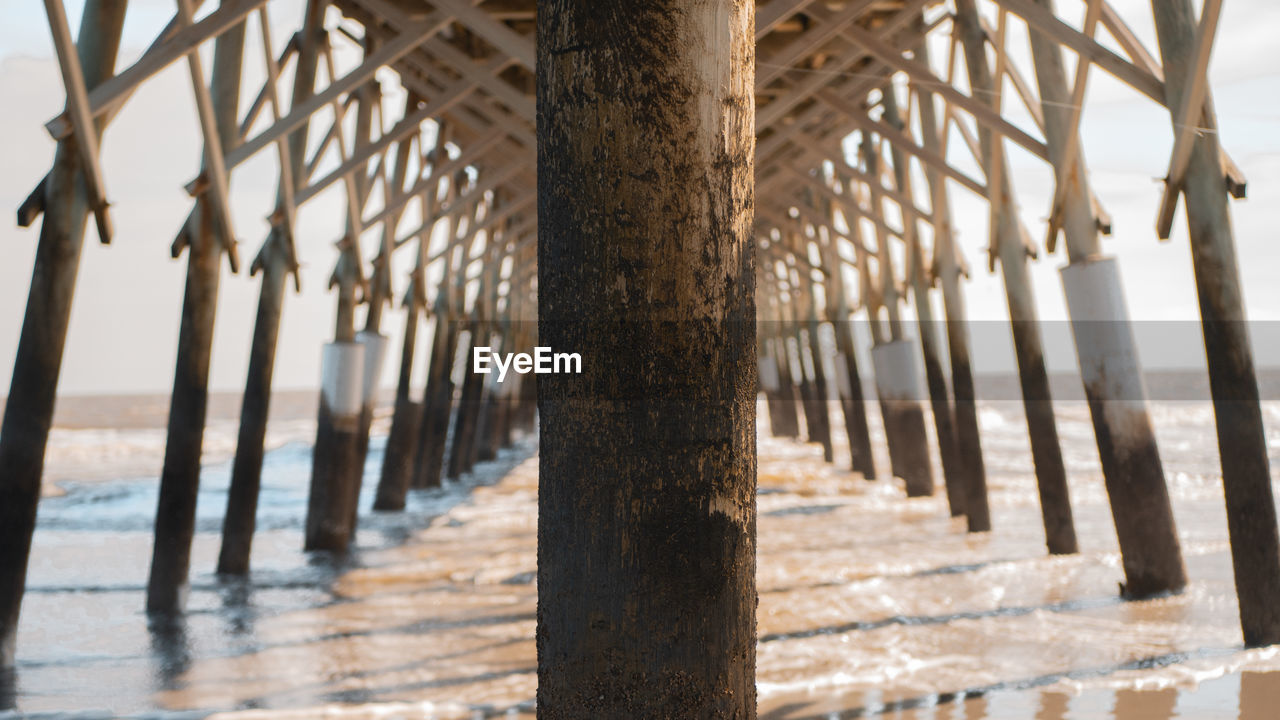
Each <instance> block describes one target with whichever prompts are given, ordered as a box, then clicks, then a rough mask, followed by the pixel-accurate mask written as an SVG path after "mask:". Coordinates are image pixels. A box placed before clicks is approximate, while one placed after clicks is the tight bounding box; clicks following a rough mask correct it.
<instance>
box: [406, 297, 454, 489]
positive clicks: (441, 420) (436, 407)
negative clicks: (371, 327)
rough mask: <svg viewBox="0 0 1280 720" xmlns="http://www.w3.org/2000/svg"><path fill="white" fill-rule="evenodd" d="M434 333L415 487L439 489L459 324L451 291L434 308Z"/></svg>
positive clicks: (451, 401)
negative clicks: (452, 302) (451, 298)
mask: <svg viewBox="0 0 1280 720" xmlns="http://www.w3.org/2000/svg"><path fill="white" fill-rule="evenodd" d="M434 315H435V331H434V333H433V335H432V340H431V360H430V362H429V363H428V365H427V385H426V388H425V389H424V390H423V397H422V427H421V435H420V437H419V441H418V457H417V461H416V463H415V469H414V479H413V487H416V488H430V487H440V474H441V471H442V469H443V463H444V443H445V433H447V432H448V430H449V412H450V408H451V407H452V405H453V377H452V372H453V359H454V356H455V355H456V354H457V348H458V345H457V342H458V332H457V325H458V323H457V321H456V320H454V319H453V314H452V308H451V307H450V305H449V301H448V291H447V290H446V289H445V288H444V287H443V281H442V287H441V289H440V292H439V297H438V298H437V299H436V306H435V312H434Z"/></svg>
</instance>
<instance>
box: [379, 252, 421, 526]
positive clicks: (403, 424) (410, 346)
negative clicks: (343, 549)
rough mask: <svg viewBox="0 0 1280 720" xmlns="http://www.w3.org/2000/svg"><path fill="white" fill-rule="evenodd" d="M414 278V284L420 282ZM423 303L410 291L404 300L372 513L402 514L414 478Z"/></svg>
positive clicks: (418, 426) (418, 411)
mask: <svg viewBox="0 0 1280 720" xmlns="http://www.w3.org/2000/svg"><path fill="white" fill-rule="evenodd" d="M419 280H420V277H419V276H417V275H415V277H414V279H413V281H412V282H419ZM421 316H422V310H421V303H420V302H419V301H418V298H417V297H416V291H415V290H414V288H412V287H410V289H409V292H408V294H407V295H406V297H405V309H404V342H403V345H402V346H401V351H400V375H399V380H398V381H397V383H396V401H395V407H394V409H393V410H392V414H391V430H390V431H389V432H388V434H387V446H386V449H385V450H384V451H383V457H382V474H381V475H380V476H379V480H378V490H377V494H376V495H375V496H374V500H373V509H374V510H383V511H392V510H403V509H404V503H405V495H406V494H407V493H408V491H409V482H410V480H411V479H412V478H413V460H414V455H415V454H416V453H415V450H416V448H417V444H416V440H417V438H418V434H419V428H420V425H421V423H422V404H421V403H418V402H414V400H413V390H412V384H413V356H414V352H415V346H416V345H417V342H418V325H419V324H421V322H422V320H421Z"/></svg>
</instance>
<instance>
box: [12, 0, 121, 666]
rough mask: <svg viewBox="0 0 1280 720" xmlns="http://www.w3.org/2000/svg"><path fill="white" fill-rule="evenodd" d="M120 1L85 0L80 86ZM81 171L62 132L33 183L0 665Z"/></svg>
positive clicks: (110, 53)
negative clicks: (32, 252)
mask: <svg viewBox="0 0 1280 720" xmlns="http://www.w3.org/2000/svg"><path fill="white" fill-rule="evenodd" d="M126 4H127V3H126V2H124V1H123V0H88V1H87V2H86V3H85V9H84V15H83V16H82V18H81V21H80V30H79V37H78V40H79V41H78V43H77V49H78V54H79V57H80V66H81V70H82V72H83V74H84V81H85V84H86V85H87V86H88V87H89V88H93V87H94V86H96V85H97V84H99V83H100V82H102V81H103V80H105V79H106V78H109V77H111V75H112V74H113V72H114V68H115V65H116V56H117V54H118V51H119V49H120V31H121V28H122V27H123V23H124V14H125V6H126ZM98 131H99V133H101V125H100V126H99V128H98ZM81 175H82V171H81V166H80V158H79V150H78V149H77V146H76V144H75V139H74V137H69V138H67V139H65V140H63V141H61V142H59V143H58V147H57V149H56V150H55V152H54V158H53V167H52V169H51V170H50V171H49V174H48V175H47V176H46V177H45V180H44V182H43V183H41V185H42V188H41V189H42V195H43V198H42V202H41V207H42V209H43V212H44V220H43V222H42V224H41V226H40V239H39V242H38V244H37V246H36V256H35V266H34V268H33V269H32V272H31V287H30V290H29V291H28V294H27V308H26V313H25V315H24V317H23V322H22V331H21V334H20V335H19V338H18V350H17V354H16V356H15V358H14V362H13V379H12V381H11V383H10V385H9V395H8V397H7V399H6V400H5V408H4V421H3V424H2V425H0V673H3V672H8V671H9V669H10V668H12V667H13V665H14V652H15V642H16V634H17V630H18V614H19V611H20V610H21V607H22V595H23V591H24V589H25V586H26V576H27V558H28V556H29V554H30V551H31V535H32V533H33V532H34V531H35V525H36V507H37V505H38V504H39V502H40V483H41V477H42V475H43V472H44V454H45V448H46V446H47V445H48V441H49V428H50V427H51V426H52V424H53V407H54V399H55V397H56V396H57V390H58V374H59V371H60V370H61V368H62V351H63V349H64V347H65V346H66V340H67V324H68V322H69V321H70V318H71V301H72V298H73V297H74V294H75V285H76V274H77V272H78V271H79V268H80V251H81V248H82V247H83V244H84V231H85V226H86V224H87V222H88V215H89V202H88V198H87V195H86V190H85V185H84V182H83V180H82V179H81Z"/></svg>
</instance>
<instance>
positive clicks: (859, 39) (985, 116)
mask: <svg viewBox="0 0 1280 720" xmlns="http://www.w3.org/2000/svg"><path fill="white" fill-rule="evenodd" d="M1091 1H1092V2H1097V1H1098V0H1091ZM841 34H842V35H844V36H845V37H846V38H848V39H849V40H850V41H851V42H853V43H854V44H855V45H856V46H857V47H862V48H866V49H867V50H870V51H871V52H872V54H874V55H875V56H876V57H879V58H880V59H881V60H884V61H885V62H886V63H888V64H889V65H891V66H893V67H896V68H897V69H899V70H901V71H902V72H904V73H906V74H907V76H908V77H910V78H911V79H912V80H914V81H916V82H918V83H928V84H929V85H930V86H931V87H933V88H934V90H935V92H937V93H938V94H939V95H941V96H942V97H943V98H944V99H946V100H947V102H950V103H951V104H953V105H956V106H958V107H961V108H963V109H965V110H967V111H968V112H970V113H971V114H972V115H973V117H974V120H976V121H977V122H979V123H982V124H984V125H986V126H987V127H989V128H991V130H992V131H993V132H995V133H998V134H1000V135H1002V136H1004V137H1005V138H1008V139H1009V140H1012V141H1013V142H1015V143H1017V144H1018V145H1020V146H1022V147H1023V148H1025V149H1026V150H1027V151H1028V152H1030V153H1031V154H1032V155H1035V156H1036V157H1038V158H1040V159H1041V160H1044V161H1046V162H1047V161H1048V160H1049V149H1048V147H1046V146H1045V144H1044V143H1043V142H1041V141H1040V140H1037V139H1036V138H1033V137H1031V136H1030V135H1028V134H1027V133H1026V132H1024V131H1023V130H1022V129H1021V128H1019V127H1017V126H1015V125H1013V124H1012V123H1010V122H1009V121H1007V120H1005V119H1004V117H1003V116H1002V115H1000V114H999V113H997V112H996V111H995V110H993V109H992V108H991V106H990V105H987V104H985V103H983V102H981V101H978V100H974V99H973V98H971V97H969V96H968V95H965V94H964V93H962V92H960V91H959V90H956V89H955V88H954V87H952V86H951V85H950V84H949V83H944V82H942V80H941V79H939V78H938V76H937V75H935V74H934V73H933V71H932V70H931V69H930V68H929V67H928V66H927V65H923V64H921V63H919V62H917V61H915V60H910V59H908V58H905V57H903V56H902V55H901V53H899V52H897V51H896V50H894V49H893V48H891V47H890V46H889V45H888V44H887V43H885V42H884V41H882V40H881V39H880V38H878V37H877V36H876V35H875V34H873V33H871V32H869V31H867V30H863V29H862V28H860V27H858V26H856V25H850V26H849V27H846V28H845V29H844V30H843V31H842V32H841Z"/></svg>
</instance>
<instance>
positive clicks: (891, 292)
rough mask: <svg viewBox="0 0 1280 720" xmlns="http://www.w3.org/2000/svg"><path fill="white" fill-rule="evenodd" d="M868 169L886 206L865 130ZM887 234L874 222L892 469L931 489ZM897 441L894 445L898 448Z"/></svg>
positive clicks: (879, 377)
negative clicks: (884, 322) (883, 318)
mask: <svg viewBox="0 0 1280 720" xmlns="http://www.w3.org/2000/svg"><path fill="white" fill-rule="evenodd" d="M861 149H862V152H861V155H862V159H863V162H864V163H865V164H866V173H867V175H868V176H869V177H872V178H876V181H875V182H869V183H867V187H868V188H869V190H870V194H871V206H872V208H874V209H875V211H876V212H877V213H882V212H883V209H884V201H883V197H882V195H883V188H882V187H881V186H880V185H879V182H880V181H879V178H880V174H881V173H880V153H879V150H878V149H876V147H875V146H874V145H873V144H872V142H870V138H869V137H868V136H866V135H865V134H864V136H863V143H862V146H861ZM889 242H890V240H889V234H888V233H887V232H885V230H884V228H883V226H882V224H881V223H877V224H876V264H877V266H878V269H879V271H880V278H879V280H880V282H879V298H878V300H879V306H880V307H883V308H884V310H885V315H886V317H887V319H888V330H889V335H888V341H887V342H886V341H885V339H884V338H883V337H881V338H880V339H879V341H878V342H877V344H876V347H875V348H873V350H872V356H871V359H872V362H873V364H874V365H875V371H876V388H877V390H878V391H879V395H880V408H881V412H882V413H883V415H884V430H885V438H886V440H888V442H889V445H890V453H889V457H890V459H891V461H893V463H894V475H896V476H898V477H900V478H902V479H903V481H904V483H905V485H906V491H907V497H924V496H929V495H932V494H933V490H934V487H933V485H934V484H933V461H932V459H931V458H930V455H929V435H928V431H927V430H926V428H925V423H924V408H923V407H921V403H920V401H921V393H920V392H919V387H918V380H917V372H918V370H917V367H918V366H917V365H916V364H915V355H916V353H917V352H918V351H917V350H916V348H915V343H913V342H912V341H910V340H908V339H907V338H906V335H905V333H904V332H903V327H902V317H901V313H902V308H901V306H900V303H901V300H902V297H901V293H900V292H899V290H898V279H897V273H896V271H895V270H894V265H893V255H892V254H891V253H890V251H889ZM895 446H896V451H895V449H894V448H895Z"/></svg>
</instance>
